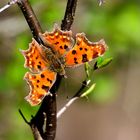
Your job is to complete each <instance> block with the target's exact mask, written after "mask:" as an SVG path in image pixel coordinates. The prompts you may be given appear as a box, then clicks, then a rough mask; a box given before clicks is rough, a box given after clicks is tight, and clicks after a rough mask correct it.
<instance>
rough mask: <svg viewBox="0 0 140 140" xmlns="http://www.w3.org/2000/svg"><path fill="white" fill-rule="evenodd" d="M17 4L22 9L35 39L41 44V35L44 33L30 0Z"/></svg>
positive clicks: (21, 0) (20, 1)
mask: <svg viewBox="0 0 140 140" xmlns="http://www.w3.org/2000/svg"><path fill="white" fill-rule="evenodd" d="M17 4H18V6H19V7H20V9H21V11H22V13H23V15H24V17H25V19H26V21H27V23H28V25H29V27H30V29H31V32H32V34H33V37H34V38H35V39H36V41H38V42H39V43H40V38H39V33H42V29H41V26H40V24H39V22H38V19H37V17H36V15H35V13H34V11H33V9H32V7H31V5H30V3H29V1H28V0H17Z"/></svg>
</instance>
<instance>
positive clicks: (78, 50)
mask: <svg viewBox="0 0 140 140" xmlns="http://www.w3.org/2000/svg"><path fill="white" fill-rule="evenodd" d="M40 38H41V40H42V42H43V43H42V44H39V43H38V42H37V41H36V40H35V39H33V41H32V42H31V43H30V45H29V49H28V50H24V51H22V54H23V55H24V57H25V64H24V66H25V67H27V68H29V69H30V71H31V73H30V72H27V73H26V74H25V77H24V78H25V80H26V81H27V83H28V84H29V86H30V93H29V95H28V96H27V97H26V100H27V101H28V102H29V103H30V104H31V105H33V106H34V105H37V104H39V103H40V102H41V101H42V100H43V98H44V97H45V96H46V95H48V94H49V90H50V89H51V87H52V86H53V84H54V82H55V80H56V75H57V74H59V75H62V76H64V77H66V74H65V68H66V67H75V66H78V65H81V64H83V63H85V62H89V61H91V60H93V59H94V58H96V57H98V56H101V55H103V54H104V52H105V51H106V49H107V47H106V44H105V42H104V40H100V41H99V42H90V41H88V39H87V38H86V37H85V35H84V34H83V33H78V34H77V35H76V40H75V41H74V39H73V38H72V32H71V31H62V30H60V29H59V28H58V27H57V26H55V27H54V30H53V31H52V32H45V33H44V34H40Z"/></svg>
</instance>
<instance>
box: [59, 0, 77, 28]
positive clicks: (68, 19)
mask: <svg viewBox="0 0 140 140" xmlns="http://www.w3.org/2000/svg"><path fill="white" fill-rule="evenodd" d="M76 6H77V0H68V2H67V6H66V10H65V16H64V19H63V20H62V23H61V29H62V30H70V28H71V26H72V23H73V20H74V16H75V10H76Z"/></svg>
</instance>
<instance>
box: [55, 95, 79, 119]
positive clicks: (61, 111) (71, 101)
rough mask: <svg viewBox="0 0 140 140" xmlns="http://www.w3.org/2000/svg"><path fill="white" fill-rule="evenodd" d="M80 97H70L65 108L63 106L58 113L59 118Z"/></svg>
mask: <svg viewBox="0 0 140 140" xmlns="http://www.w3.org/2000/svg"><path fill="white" fill-rule="evenodd" d="M78 98H79V97H74V98H72V99H70V100H69V101H68V102H67V103H66V104H65V106H64V107H63V108H61V109H60V110H59V111H58V113H57V119H58V118H60V117H61V115H62V114H63V113H64V112H65V111H66V110H67V109H68V108H69V107H70V106H71V105H72V104H73V103H74V102H75V101H76V100H77V99H78Z"/></svg>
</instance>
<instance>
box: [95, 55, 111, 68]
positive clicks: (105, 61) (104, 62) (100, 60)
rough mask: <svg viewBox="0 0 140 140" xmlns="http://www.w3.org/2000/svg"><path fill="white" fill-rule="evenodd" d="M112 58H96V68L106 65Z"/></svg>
mask: <svg viewBox="0 0 140 140" xmlns="http://www.w3.org/2000/svg"><path fill="white" fill-rule="evenodd" d="M112 59H113V58H112V57H110V58H106V59H103V58H99V59H98V60H97V64H96V67H97V69H100V68H103V67H105V66H107V65H108V64H110V63H111V61H112Z"/></svg>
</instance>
